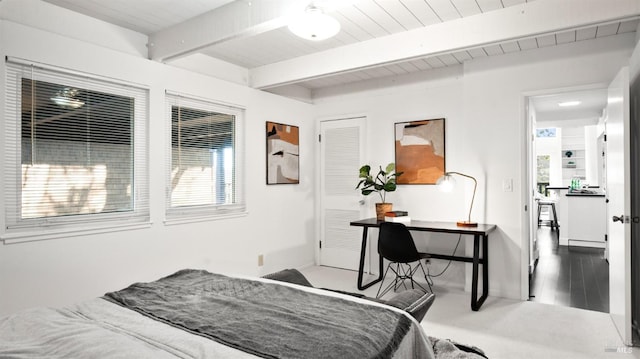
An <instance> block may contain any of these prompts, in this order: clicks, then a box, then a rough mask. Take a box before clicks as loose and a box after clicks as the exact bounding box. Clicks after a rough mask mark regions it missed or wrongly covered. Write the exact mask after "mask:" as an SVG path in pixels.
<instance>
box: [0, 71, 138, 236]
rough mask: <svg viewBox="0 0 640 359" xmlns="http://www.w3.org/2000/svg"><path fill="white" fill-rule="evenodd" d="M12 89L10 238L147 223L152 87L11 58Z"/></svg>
mask: <svg viewBox="0 0 640 359" xmlns="http://www.w3.org/2000/svg"><path fill="white" fill-rule="evenodd" d="M6 90H7V91H6V97H7V99H6V100H7V101H6V114H5V115H6V116H5V118H6V133H5V138H4V139H5V141H4V142H5V154H6V157H5V168H4V172H5V174H4V180H5V183H6V187H7V189H6V191H5V196H6V198H5V203H6V208H5V213H6V233H5V235H4V238H5V239H6V238H11V237H25V236H30V237H33V236H35V237H38V236H44V237H51V236H52V235H55V234H56V233H58V234H59V233H68V232H70V231H73V232H77V231H79V230H89V231H91V230H96V229H98V228H100V229H105V228H111V227H114V226H117V227H120V226H123V225H124V226H126V225H127V224H137V225H139V224H140V223H145V222H147V223H148V221H149V206H148V191H147V187H148V186H147V170H146V166H147V164H146V121H147V91H146V90H145V89H143V88H140V87H134V86H131V85H127V84H123V83H115V82H112V81H111V80H106V79H100V78H97V77H92V76H89V75H85V74H78V73H72V72H68V71H65V70H61V69H55V68H51V67H48V66H44V65H38V64H32V63H26V62H23V61H21V60H9V61H8V62H7V83H6Z"/></svg>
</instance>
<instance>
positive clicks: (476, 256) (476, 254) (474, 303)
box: [471, 234, 489, 312]
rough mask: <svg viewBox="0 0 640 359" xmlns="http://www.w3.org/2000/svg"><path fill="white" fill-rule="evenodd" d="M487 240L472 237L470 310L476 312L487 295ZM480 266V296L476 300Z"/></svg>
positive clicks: (477, 236)
mask: <svg viewBox="0 0 640 359" xmlns="http://www.w3.org/2000/svg"><path fill="white" fill-rule="evenodd" d="M480 239H482V259H480ZM487 249H488V240H487V236H486V235H483V236H482V238H480V235H479V234H475V235H474V236H473V278H472V279H471V310H473V311H476V312H477V311H478V309H480V307H481V306H482V303H484V301H485V300H486V299H487V296H488V295H489V266H488V265H487V264H488V263H489V256H488V250H487ZM479 264H482V296H481V297H480V299H478V276H479V273H478V265H479Z"/></svg>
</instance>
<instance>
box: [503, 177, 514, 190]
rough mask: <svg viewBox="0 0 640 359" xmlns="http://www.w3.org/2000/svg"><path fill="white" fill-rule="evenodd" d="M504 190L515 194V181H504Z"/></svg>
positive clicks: (509, 179) (508, 179)
mask: <svg viewBox="0 0 640 359" xmlns="http://www.w3.org/2000/svg"><path fill="white" fill-rule="evenodd" d="M502 190H503V191H504V192H513V179H512V178H505V179H503V180H502Z"/></svg>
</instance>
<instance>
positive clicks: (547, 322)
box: [301, 267, 640, 359]
mask: <svg viewBox="0 0 640 359" xmlns="http://www.w3.org/2000/svg"><path fill="white" fill-rule="evenodd" d="M301 272H303V273H304V274H305V276H306V277H307V278H308V279H309V281H310V282H311V283H312V284H313V285H314V286H316V287H326V288H333V289H340V290H346V291H354V292H359V291H358V290H357V289H356V279H357V272H353V271H347V270H341V269H335V268H329V267H308V268H303V269H301ZM369 278H370V277H367V280H368V279H369ZM377 289H378V284H376V285H374V286H373V287H371V288H368V289H367V290H366V291H365V292H364V294H366V295H369V296H375V294H376V291H377ZM434 292H435V293H436V300H435V302H434V304H433V306H432V307H431V309H430V310H429V312H428V313H427V315H426V317H425V319H424V320H423V321H422V326H423V327H424V329H425V331H426V332H427V334H428V335H431V336H435V337H439V338H447V339H451V340H454V341H457V342H460V343H465V344H471V345H475V346H477V347H479V348H481V349H483V350H484V351H485V353H486V354H487V356H488V357H489V358H491V359H499V358H505V359H506V358H509V359H519V358H523V359H526V358H563V359H564V358H585V359H586V358H618V359H635V358H640V348H638V347H635V348H627V347H624V346H623V345H621V341H620V337H619V336H618V333H617V331H616V329H615V327H614V325H613V322H612V321H611V318H610V317H609V315H608V314H606V313H601V312H594V311H587V310H582V309H574V308H567V307H560V306H553V305H548V304H542V303H534V302H522V301H514V300H508V299H502V298H494V297H489V298H488V299H487V301H486V302H485V303H484V305H483V306H482V308H481V309H480V311H478V312H473V311H471V308H470V296H469V293H465V292H462V291H458V290H451V289H447V288H442V287H438V286H437V282H436V287H435V288H434Z"/></svg>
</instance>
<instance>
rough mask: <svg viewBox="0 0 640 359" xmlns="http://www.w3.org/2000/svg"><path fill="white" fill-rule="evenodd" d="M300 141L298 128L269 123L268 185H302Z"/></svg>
mask: <svg viewBox="0 0 640 359" xmlns="http://www.w3.org/2000/svg"><path fill="white" fill-rule="evenodd" d="M299 141H300V134H299V129H298V126H291V125H285V124H282V123H276V122H267V184H296V183H300V181H299V175H300V170H299V149H300V143H299Z"/></svg>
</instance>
